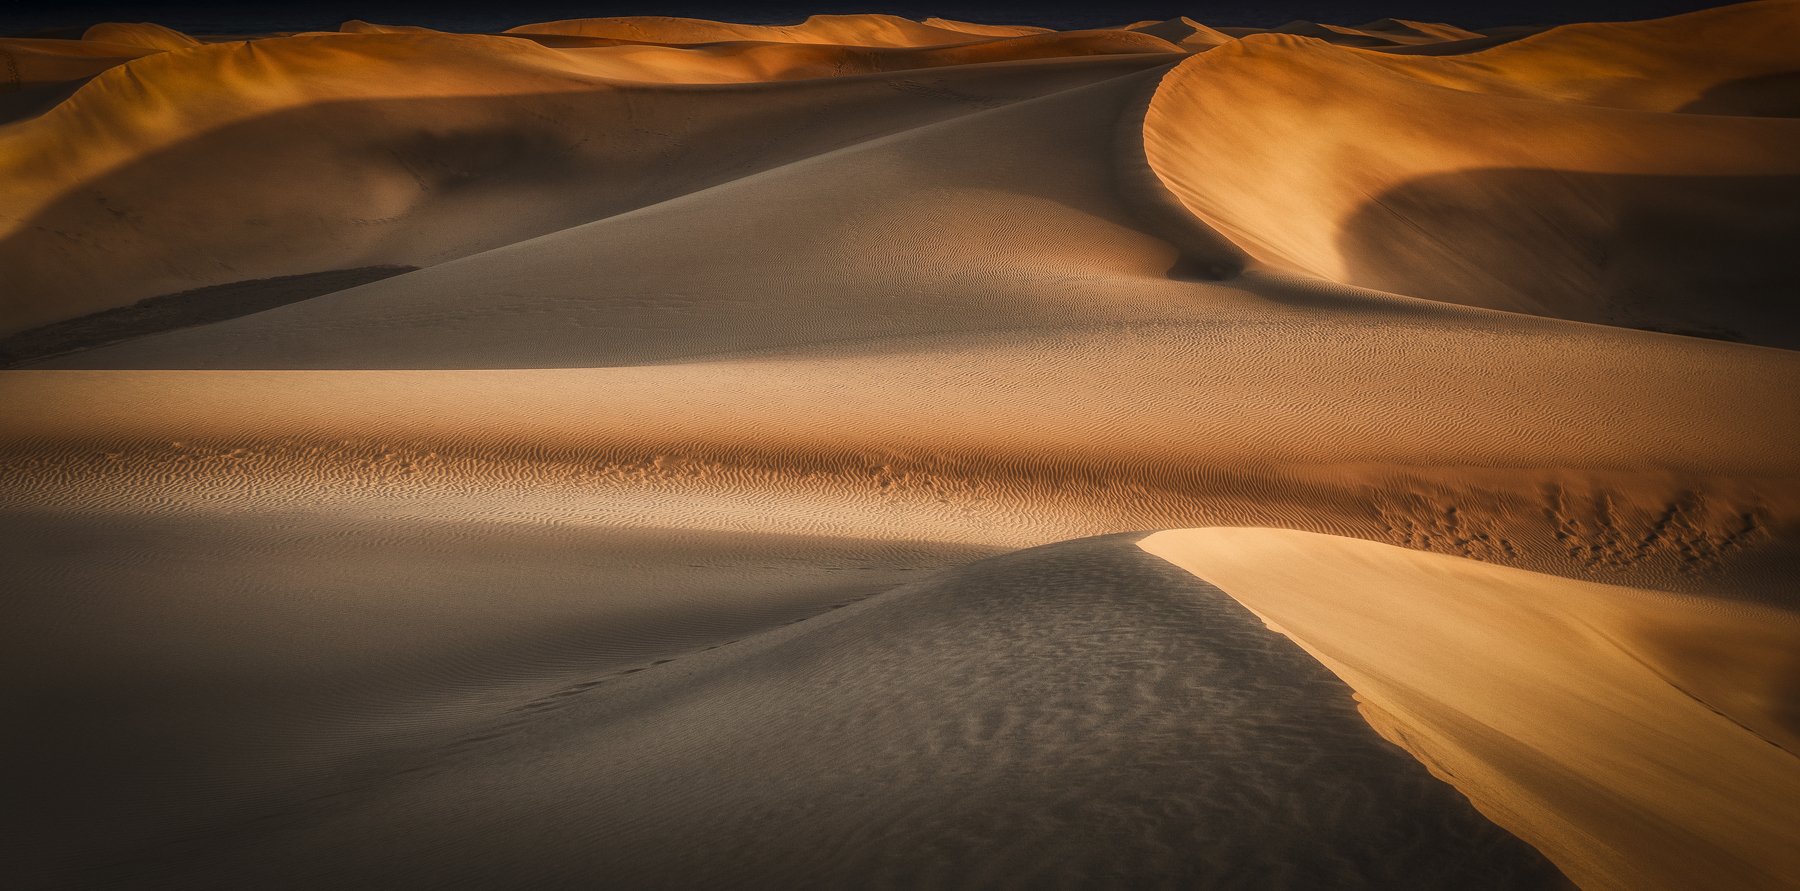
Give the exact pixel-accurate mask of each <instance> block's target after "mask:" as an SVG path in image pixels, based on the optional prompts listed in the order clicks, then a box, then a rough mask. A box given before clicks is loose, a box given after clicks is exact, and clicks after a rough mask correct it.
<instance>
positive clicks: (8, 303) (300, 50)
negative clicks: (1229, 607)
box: [0, 34, 1158, 330]
mask: <svg viewBox="0 0 1800 891" xmlns="http://www.w3.org/2000/svg"><path fill="white" fill-rule="evenodd" d="M1019 40H1020V41H1025V42H1032V41H1036V42H1037V44H1036V48H1035V49H1033V48H1032V47H1030V46H1027V47H1024V48H1023V49H1022V50H1020V52H1021V53H1022V54H1024V55H1026V56H1031V55H1034V54H1042V53H1045V52H1048V53H1050V54H1052V55H1055V54H1057V53H1059V52H1060V51H1059V50H1058V49H1057V47H1056V42H1057V41H1059V40H1068V41H1071V42H1072V43H1081V42H1082V41H1088V44H1087V45H1088V47H1089V49H1093V48H1094V45H1093V41H1099V43H1100V44H1104V46H1101V47H1100V48H1099V49H1100V51H1107V48H1109V47H1110V48H1118V47H1120V46H1123V47H1124V48H1125V49H1127V50H1130V51H1131V53H1132V54H1130V55H1126V56H1120V57H1116V58H1115V59H1113V60H1108V59H1069V60H1062V59H1054V58H1052V59H1045V60H1042V61H1037V62H1024V63H1018V64H1005V63H999V64H988V65H981V66H973V65H963V66H960V67H955V68H947V69H943V70H940V71H934V72H931V73H929V74H925V73H918V74H899V75H889V76H881V77H873V76H871V77H865V78H834V79H830V80H826V81H819V82H816V83H815V82H808V83H796V84H794V85H791V86H784V85H758V86H738V87H732V86H717V87H710V88H708V87H699V86H693V87H689V86H676V85H650V84H643V83H637V82H626V81H620V80H617V79H616V77H617V76H625V77H627V78H628V79H629V77H630V75H631V72H632V71H634V70H639V71H641V70H643V69H642V68H641V66H639V67H638V68H633V66H632V64H631V63H629V62H625V61H619V60H618V59H616V58H613V57H612V56H610V55H607V53H606V52H604V51H602V52H600V53H599V54H597V55H596V54H594V52H592V51H570V52H563V51H557V50H552V49H547V48H542V47H538V46H536V45H534V44H531V43H529V42H527V41H521V40H515V39H510V38H493V37H468V36H458V35H414V34H371V35H315V36H304V37H295V38H286V39H280V40H265V41H257V42H253V43H240V44H229V45H220V46H209V47H201V48H197V49H193V50H189V51H184V52H182V53H165V54H160V55H158V56H154V57H150V58H146V59H142V60H139V61H138V62H136V63H133V64H132V65H126V66H122V67H119V68H115V69H113V70H110V71H108V72H106V73H104V74H102V75H101V76H100V77H98V78H96V79H95V80H94V81H92V82H90V83H89V84H87V85H86V86H85V87H83V88H82V89H81V90H80V91H79V92H77V93H76V94H75V95H74V96H73V97H71V98H70V99H68V100H67V101H64V102H63V103H62V104H61V105H59V106H57V107H56V108H54V109H52V110H51V111H49V112H47V113H45V114H43V115H42V116H40V117H38V118H36V119H33V120H31V121H27V122H23V123H21V124H19V125H16V126H15V127H12V128H5V129H0V168H4V169H3V170H0V176H5V177H6V178H7V180H8V181H9V183H11V184H12V185H14V186H15V187H16V191H15V192H14V193H13V194H14V195H15V196H16V200H14V201H13V202H10V203H9V204H8V205H7V206H6V207H5V209H4V210H3V211H0V213H4V214H5V215H6V216H5V218H4V219H0V230H4V231H3V232H0V264H4V265H5V267H6V268H7V269H8V270H9V273H10V276H11V280H10V282H9V285H10V286H9V287H8V288H7V290H6V291H5V293H4V296H3V298H0V299H3V300H4V304H5V307H4V308H5V320H4V323H0V324H3V327H4V328H5V329H10V330H19V329H22V328H28V327H32V326H33V325H36V324H43V323H47V322H51V321H56V320H59V319H65V318H69V317H72V316H76V315H82V314H85V313H88V312H93V311H96V310H100V309H107V308H110V307H113V306H118V305H121V304H124V303H129V302H131V301H134V300H137V299H141V298H144V297H150V296H156V295H160V294H165V293H170V292H174V291H182V290H188V289H191V288H194V287H202V286H208V285H216V284H223V283H228V282H236V281H243V280H246V279H255V278H263V277H268V276H276V275H293V274H302V273H311V272H316V271H320V270H329V269H339V268H350V267H360V266H370V265H384V264H401V265H415V266H420V265H429V264H431V263H435V262H440V261H442V260H445V259H449V258H451V257H455V256H461V255H464V254H468V253H472V252H475V251H478V250H482V249H486V248H490V247H495V246H498V245H501V244H507V243H510V242H514V241H518V240H521V239H524V238H529V237H531V236H534V235H540V234H543V233H545V232H549V231H554V230H556V229H560V228H564V227H567V226H571V225H575V224H578V223H582V222H586V221H589V220H593V219H596V218H599V217H604V216H607V215H609V214H612V213H617V212H619V211H621V210H626V209H629V208H631V207H636V206H641V205H643V204H646V203H652V202H655V201H659V200H663V199H665V198H669V197H673V196H676V195H680V194H683V193H686V192H688V191H692V190H695V189H699V188H704V187H706V186H709V185H712V184H715V183H717V182H721V181H724V180H727V179H730V178H733V177H737V176H742V175H744V174H746V173H750V172H754V171H756V170H760V169H764V168H767V167H771V166H775V165H778V164H782V163H786V162H788V161H792V160H795V159H797V158H800V157H805V156H807V155H809V154H813V153H817V152H820V151H825V150H828V149H831V148H836V147H839V146H842V145H845V144H848V143H852V142H855V141H857V140H861V139H866V138H870V137H873V136H879V135H883V134H886V133H891V132H894V131H896V130H902V129H906V128H908V127H912V126H917V125H919V124H923V123H929V122H931V121H934V120H941V119H943V118H945V117H950V116H953V115H956V114H962V113H967V112H968V111H971V110H979V109H982V108H991V107H994V106H997V105H1002V104H1005V103H1007V102H1011V101H1016V100H1018V99H1021V98H1027V97H1030V96H1035V95H1041V94H1043V93H1045V92H1053V91H1055V90H1058V89H1065V88H1067V87H1070V86H1075V85H1079V84H1082V83H1087V82H1092V81H1093V80H1096V79H1100V78H1104V77H1109V76H1115V75H1117V74H1119V73H1122V72H1123V71H1130V70H1137V69H1141V68H1143V67H1145V66H1148V65H1152V64H1156V63H1157V61H1158V57H1157V56H1155V55H1148V56H1140V55H1137V53H1138V52H1139V51H1140V50H1142V49H1145V48H1146V47H1145V42H1149V43H1151V44H1154V43H1156V42H1155V41H1154V39H1153V38H1148V37H1137V36H1128V37H1127V38H1126V39H1123V40H1115V39H1114V38H1112V37H1108V36H1105V35H1100V36H1096V37H1093V38H1092V39H1091V40H1090V38H1086V37H1083V36H1082V35H1072V36H1071V37H1068V38H1064V37H1063V36H1061V35H1053V36H1051V37H1050V38H1036V37H1026V38H1020V39H1019ZM1046 41H1047V42H1046ZM1010 42H1011V41H1001V43H1010ZM1148 48H1149V49H1157V48H1158V47H1156V46H1149V47H1148ZM777 49H780V48H777ZM996 49H999V50H1001V51H1002V55H1004V52H1005V48H1004V47H995V46H993V45H989V46H983V47H974V48H972V51H974V52H976V53H977V54H980V53H984V52H992V51H994V50H996ZM1081 51H1083V52H1085V50H1081ZM657 52H663V53H670V54H676V55H684V56H690V57H692V58H690V59H688V60H687V61H688V62H690V63H691V64H692V66H693V68H694V70H696V71H699V72H702V73H705V72H708V71H712V72H714V74H717V73H718V71H719V70H721V69H718V68H717V67H716V65H717V64H718V63H721V59H723V60H724V62H723V63H724V64H727V65H729V63H730V60H729V58H725V57H719V56H716V55H712V54H707V53H689V52H686V51H682V50H672V49H661V50H657ZM583 53H587V54H586V55H584V54H583ZM939 61H946V62H951V63H955V62H957V61H958V60H956V59H939ZM139 66H148V67H139ZM723 70H730V69H729V68H727V69H723ZM764 73H766V72H760V71H746V70H743V69H739V71H738V74H737V75H735V77H737V78H739V79H750V80H756V79H760V78H761V77H762V76H763V74H764ZM723 79H727V80H729V79H732V78H731V77H726V78H723ZM197 96H206V97H208V99H209V101H204V102H202V101H197V100H196V97H197ZM802 124H804V126H802ZM271 171H279V172H280V173H281V175H280V176H272V175H271ZM296 181H299V182H305V183H306V184H307V188H304V189H295V188H292V187H291V184H292V183H293V182H296ZM570 183H580V184H581V185H580V187H578V188H571V187H570V185H569V184H570Z"/></svg>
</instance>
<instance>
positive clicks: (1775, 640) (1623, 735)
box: [1140, 528, 1800, 889]
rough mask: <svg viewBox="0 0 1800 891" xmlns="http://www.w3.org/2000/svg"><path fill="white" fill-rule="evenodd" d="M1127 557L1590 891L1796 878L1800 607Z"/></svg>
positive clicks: (1386, 569)
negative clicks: (1310, 659)
mask: <svg viewBox="0 0 1800 891" xmlns="http://www.w3.org/2000/svg"><path fill="white" fill-rule="evenodd" d="M1140 547H1142V548H1143V549H1144V550H1146V551H1148V552H1150V553H1152V554H1155V555H1157V556H1159V557H1162V558H1164V559H1166V560H1168V561H1170V562H1172V563H1174V564H1176V565H1178V566H1181V567H1182V568H1184V569H1187V570H1188V571H1190V572H1192V573H1194V574H1195V575H1197V576H1199V577H1201V578H1204V579H1206V580H1207V581H1210V582H1212V583H1213V584H1215V585H1217V586H1219V588H1221V589H1222V590H1224V591H1225V592H1226V593H1228V594H1230V595H1231V596H1232V597H1234V598H1236V599H1237V600H1238V601H1239V602H1240V603H1242V604H1244V606H1246V607H1248V608H1249V609H1250V610H1252V611H1253V612H1255V613H1256V614H1257V615H1258V616H1260V617H1261V618H1262V619H1263V620H1264V621H1265V622H1266V623H1267V624H1268V625H1269V627H1271V628H1273V629H1275V630H1277V631H1280V632H1281V633H1283V634H1285V635H1287V636H1289V637H1290V638H1292V639H1293V640H1294V641H1295V642H1296V643H1298V644H1300V645H1301V646H1302V647H1303V648H1305V649H1306V650H1307V651H1308V652H1310V653H1312V654H1313V655H1314V656H1315V657H1317V658H1318V659H1319V661H1321V662H1323V663H1324V664H1325V665H1326V666H1328V667H1329V668H1330V669H1331V670H1332V671H1333V672H1335V673H1336V674H1337V675H1338V676H1339V677H1340V678H1342V679H1343V680H1344V681H1345V682H1347V683H1349V684H1350V686H1351V687H1353V688H1354V689H1355V690H1356V692H1357V694H1358V696H1359V698H1360V699H1362V700H1363V703H1364V708H1363V711H1364V714H1365V715H1366V716H1367V717H1368V719H1369V721H1370V723H1371V724H1372V725H1374V726H1375V727H1376V728H1377V729H1379V730H1380V731H1381V732H1382V733H1383V734H1384V735H1385V736H1387V737H1388V738H1389V739H1390V740H1392V741H1393V742H1395V743H1396V744H1398V745H1400V746H1402V747H1404V748H1406V749H1407V750H1408V751H1410V752H1412V753H1413V754H1414V756H1415V757H1417V758H1418V759H1419V760H1420V761H1422V762H1424V763H1425V764H1426V765H1428V766H1429V767H1431V769H1432V770H1433V771H1434V772H1436V773H1437V774H1438V775H1439V776H1440V777H1442V778H1444V779H1446V780H1448V781H1449V782H1451V783H1453V784H1455V785H1456V786H1457V788H1459V789H1461V790H1462V791H1463V792H1464V793H1465V794H1467V795H1468V796H1469V797H1470V799H1472V800H1473V801H1474V802H1475V804H1476V805H1477V807H1479V808H1480V809H1481V810H1482V811H1483V812H1485V813H1487V814H1488V815H1490V816H1491V817H1492V818H1493V819H1494V820H1495V821H1496V822H1497V823H1499V824H1500V825H1502V826H1505V827H1507V828H1509V829H1511V830H1512V831H1513V832H1515V833H1517V834H1518V835H1519V836H1521V837H1522V838H1525V839H1526V840H1527V841H1530V842H1531V843H1532V844H1534V845H1536V846H1537V847H1538V848H1539V849H1540V850H1542V851H1543V852H1544V853H1545V854H1546V855H1547V856H1549V857H1550V859H1551V860H1552V861H1553V862H1555V863H1556V864H1557V865H1558V866H1559V867H1561V868H1562V869H1563V871H1564V872H1565V873H1566V874H1568V875H1569V876H1570V877H1571V878H1572V879H1574V880H1575V881H1576V882H1577V883H1579V884H1580V885H1581V886H1582V887H1584V888H1590V889H1592V888H1619V889H1628V888H1629V889H1649V888H1668V889H1682V888H1700V887H1729V888H1770V889H1773V888H1777V887H1785V883H1786V882H1787V881H1789V880H1791V878H1792V877H1793V876H1794V875H1797V874H1800V758H1797V757H1796V753H1797V752H1800V722H1797V721H1796V720H1795V718H1796V716H1797V714H1800V702H1796V701H1795V692H1794V691H1793V690H1792V689H1791V686H1784V685H1785V684H1787V683H1788V680H1789V679H1791V678H1792V677H1794V676H1795V672H1796V670H1800V618H1796V617H1795V616H1794V615H1793V614H1792V613H1789V612H1785V611H1780V610H1772V609H1764V608H1757V607H1751V606H1745V605H1736V604H1734V605H1729V606H1726V605H1722V604H1721V603H1719V602H1717V601H1709V600H1706V599H1703V598H1684V597H1679V596H1675V595H1670V594H1664V593H1660V592H1655V591H1647V590H1641V589H1633V588H1622V587H1615V586H1609V585H1600V584H1594V583H1590V582H1582V581H1576V580H1572V579H1565V578H1558V577H1555V576H1547V575H1541V574H1537V573H1530V572H1525V571H1522V570H1516V569H1509V568H1504V567H1499V566H1493V565H1489V564H1484V563H1479V562H1475V561H1472V560H1465V559H1461V558H1456V557H1448V556H1443V555H1438V554H1429V553H1423V552H1418V551H1411V550H1406V549H1402V548H1396V547H1391V546H1388V545H1382V544H1376V543H1372V542H1367V541H1360V540H1356V539H1348V538H1339V537H1335V536H1324V535H1316V534H1311V533H1301V532H1291V531H1284V530H1272V529H1243V528H1209V529H1189V530H1176V531H1169V532H1162V533H1158V534H1155V535H1152V536H1150V537H1148V538H1146V539H1144V540H1143V541H1142V542H1141V543H1140ZM1725 642H1729V643H1725Z"/></svg>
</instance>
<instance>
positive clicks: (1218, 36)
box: [1127, 16, 1235, 50]
mask: <svg viewBox="0 0 1800 891" xmlns="http://www.w3.org/2000/svg"><path fill="white" fill-rule="evenodd" d="M1127 30H1130V31H1136V32H1138V33H1140V34H1150V35H1153V36H1156V37H1161V38H1162V39H1164V40H1167V41H1169V42H1170V43H1174V44H1178V45H1180V46H1181V47H1182V48H1183V49H1187V50H1201V49H1207V48H1210V47H1215V46H1218V45H1219V44H1221V43H1229V42H1231V41H1232V40H1234V39H1235V38H1233V37H1231V36H1230V35H1228V34H1225V33H1224V32H1222V31H1219V30H1216V29H1214V28H1209V27H1207V26H1205V25H1203V24H1201V23H1199V22H1196V21H1194V20H1193V19H1190V18H1188V17H1187V16H1181V17H1179V18H1173V19H1168V20H1165V21H1161V22H1140V23H1138V24H1135V25H1132V26H1130V27H1129V28H1128V29H1127Z"/></svg>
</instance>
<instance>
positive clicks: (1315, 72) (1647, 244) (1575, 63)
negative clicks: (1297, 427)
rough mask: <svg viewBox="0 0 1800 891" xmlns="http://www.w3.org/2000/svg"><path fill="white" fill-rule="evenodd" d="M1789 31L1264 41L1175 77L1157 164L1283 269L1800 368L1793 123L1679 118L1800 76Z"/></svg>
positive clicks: (1156, 131)
mask: <svg viewBox="0 0 1800 891" xmlns="http://www.w3.org/2000/svg"><path fill="white" fill-rule="evenodd" d="M1797 11H1800V5H1796V4H1794V3H1793V2H1786V0H1783V2H1765V3H1753V4H1746V5H1743V6H1738V7H1731V8H1728V9H1722V10H1713V11H1709V12H1705V13H1696V14H1694V15H1693V16H1688V17H1680V18H1677V19H1671V20H1664V21H1661V22H1653V23H1633V24H1628V25H1608V26H1571V27H1567V28H1560V29H1556V30H1553V31H1550V32H1547V33H1545V34H1541V35H1538V36H1536V37H1532V38H1527V39H1525V40H1521V41H1517V42H1514V43H1511V44H1508V45H1506V46H1502V47H1497V48H1494V49H1491V50H1487V51H1485V52H1481V53H1477V54H1474V55H1468V56H1454V57H1441V58H1427V57H1406V58H1402V57H1394V56H1388V55H1380V54H1370V53H1364V52H1359V51H1356V50H1349V49H1343V48H1337V47H1331V46H1328V45H1325V44H1322V43H1318V42H1314V41H1306V40H1301V39H1298V38H1293V37H1278V36H1263V37H1251V38H1247V39H1245V40H1242V41H1239V42H1237V43H1234V44H1231V45H1229V46H1225V47H1221V48H1219V49H1217V50H1214V51H1211V52H1208V53H1205V54H1203V55H1200V56H1196V57H1194V58H1192V59H1190V60H1188V61H1187V62H1184V63H1183V64H1182V65H1180V66H1178V67H1177V68H1176V69H1174V70H1173V71H1171V72H1170V73H1169V74H1168V75H1167V76H1166V77H1165V78H1164V80H1163V82H1162V84H1161V85H1160V87H1159V88H1158V90H1157V92H1156V95H1155V97H1154V98H1153V99H1152V100H1151V103H1150V108H1149V111H1148V113H1147V115H1146V121H1145V127H1144V131H1145V133H1144V139H1145V150H1146V154H1147V157H1148V158H1149V161H1150V164H1151V167H1152V168H1153V169H1154V170H1155V171H1156V172H1157V174H1158V175H1159V176H1160V177H1161V178H1162V180H1163V181H1164V182H1165V183H1166V184H1167V185H1168V186H1169V188H1170V190H1171V191H1172V192H1173V193H1175V194H1176V195H1177V196H1178V197H1179V199H1180V200H1181V201H1182V203H1183V204H1184V205H1185V206H1186V207H1187V208H1188V209H1189V210H1191V211H1192V212H1193V213H1195V214H1196V215H1197V216H1199V217H1200V218H1201V219H1202V220H1204V221H1205V222H1207V223H1209V224H1211V225H1212V226H1214V227H1216V228H1217V229H1218V230H1219V231H1221V232H1223V233H1224V234H1225V235H1226V236H1228V237H1230V238H1231V239H1232V240H1233V241H1235V242H1236V243H1237V244H1238V245H1240V246H1241V247H1243V248H1244V249H1245V250H1246V251H1248V252H1249V253H1250V254H1251V255H1252V256H1254V257H1256V258H1257V259H1258V260H1261V261H1263V262H1265V263H1268V264H1270V265H1272V266H1275V267H1278V268H1283V269H1291V270H1295V271H1299V272H1304V273H1306V274H1308V275H1313V276H1318V277H1321V278H1327V279H1330V280H1334V281H1341V282H1346V283H1349V284H1355V285H1360V286H1365V287H1371V288H1376V289H1380V290H1386V291H1392V292H1397V293H1403V294H1409V295H1413V296H1419V297H1426V298H1430V299H1435V300H1446V301H1453V302H1459V303H1466V304H1472V305H1478V306H1487V307H1493V308H1497V309H1506V310H1512V311H1519V312H1528V313H1534V314H1540V315H1548V316H1555V317H1559V318H1568V319H1576V320H1580V321H1590V322H1602V323H1609V324H1622V325H1630V326H1638V327H1651V328H1664V329H1670V330H1681V331H1686V332H1690V333H1713V334H1718V335H1721V336H1726V337H1731V338H1736V339H1744V340H1749V341H1752V342H1757V343H1765V344H1773V345H1780V346H1790V347H1791V346H1795V345H1796V343H1795V341H1794V340H1793V339H1792V334H1791V332H1793V331H1794V330H1795V328H1796V325H1795V313H1796V307H1795V304H1794V301H1793V300H1792V299H1791V297H1792V294H1793V293H1794V289H1795V287H1796V285H1797V284H1800V282H1797V281H1796V279H1795V278H1794V273H1793V269H1792V264H1790V263H1787V262H1786V261H1785V259H1783V257H1782V253H1781V251H1780V250H1779V249H1778V247H1777V246H1778V245H1779V244H1782V243H1785V242H1786V241H1789V240H1791V239H1792V238H1794V237H1795V236H1796V235H1800V216H1797V215H1796V211H1795V207H1797V206H1800V200H1797V199H1800V121H1795V120H1791V119H1781V118H1772V117H1765V118H1755V117H1725V116H1716V115H1700V114H1682V113H1676V112H1678V111H1679V110H1680V109H1682V108H1684V107H1687V106H1689V105H1690V104H1691V103H1693V102H1695V101H1696V100H1698V99H1699V98H1700V97H1702V96H1704V95H1706V94H1707V93H1708V92H1709V91H1711V90H1714V89H1717V88H1719V87H1720V86H1721V85H1723V84H1728V83H1734V82H1738V81H1739V80H1741V79H1745V78H1749V79H1752V80H1755V79H1757V78H1762V77H1765V76H1766V75H1767V74H1768V73H1769V72H1770V71H1772V70H1779V69H1780V68H1782V66H1784V65H1785V66H1792V67H1800V51H1796V50H1795V49H1794V47H1796V46H1800V14H1796V13H1797ZM1684 22H1685V23H1686V24H1687V25H1688V26H1690V28H1692V29H1693V30H1699V31H1705V32H1707V33H1710V34H1713V35H1714V36H1728V37H1730V38H1731V39H1732V43H1730V44H1729V45H1731V46H1733V47H1734V49H1733V51H1732V52H1731V53H1727V54H1725V55H1724V56H1723V57H1721V55H1720V54H1719V52H1718V50H1717V49H1716V47H1717V46H1718V44H1704V45H1702V44H1697V43H1695V42H1693V41H1692V40H1691V39H1690V38H1688V37H1686V36H1684V35H1686V34H1687V33H1688V32H1686V31H1682V30H1678V25H1680V24H1681V23H1684ZM1739 47H1741V50H1740V49H1739ZM1771 89H1780V86H1779V84H1777V85H1775V86H1772V87H1771ZM1220 171H1230V172H1231V175H1229V176H1221V175H1220ZM1272 183H1280V184H1281V187H1280V188H1271V187H1270V184H1272ZM1524 270H1530V272H1529V273H1528V274H1527V273H1526V272H1524Z"/></svg>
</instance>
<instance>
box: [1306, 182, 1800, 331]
mask: <svg viewBox="0 0 1800 891" xmlns="http://www.w3.org/2000/svg"><path fill="white" fill-rule="evenodd" d="M1796 243H1800V176H1649V175H1626V174H1603V173H1577V172H1571V171H1565V170H1541V169H1489V170H1468V171H1461V172H1457V173H1451V174H1443V175H1437V176H1430V177H1424V178H1420V179H1416V180H1412V181H1410V182H1407V183H1404V184H1401V185H1399V186H1397V187H1394V188H1391V189H1389V190H1387V191H1386V192H1384V193H1382V194H1381V195H1379V196H1377V197H1376V198H1375V199H1374V200H1372V201H1370V202H1368V203H1366V204H1364V205H1363V206H1362V207H1361V208H1359V209H1358V210H1357V211H1356V212H1355V213H1354V214H1352V215H1351V217H1350V218H1349V219H1348V220H1347V221H1346V222H1345V223H1344V224H1343V226H1342V227H1341V229H1340V231H1339V236H1338V243H1337V247H1338V252H1339V254H1340V255H1341V257H1342V260H1343V263H1344V266H1345V269H1346V279H1347V280H1348V282H1349V283H1351V284H1354V285H1358V286H1362V287H1368V288H1377V289H1380V290H1384V291H1392V292H1394V293H1398V294H1406V295H1410V296H1415V297H1424V298H1428V299H1434V300H1442V301H1446V302H1453V303H1462V304H1467V305H1473V306H1483V307H1489V308H1494V309H1504V310H1511V311H1516V312H1526V313H1531V314H1535V315H1542V316H1549V317H1553V318H1561V319H1569V320H1573V321H1581V322H1593V323H1599V324H1607V325H1616V326H1622V327H1630V328H1639V329H1644V330H1649V331H1661V332H1666V333H1673V334H1683V335H1688V336H1695V337H1706V338H1712V339H1717V340H1728V341H1736V342H1740V343H1749V344H1757V345H1761V346H1773V347H1781V348H1785V349H1800V302H1797V301H1795V299H1794V295H1796V294H1800V262H1796V261H1795V259H1794V255H1793V246H1794V245H1795V244H1796Z"/></svg>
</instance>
